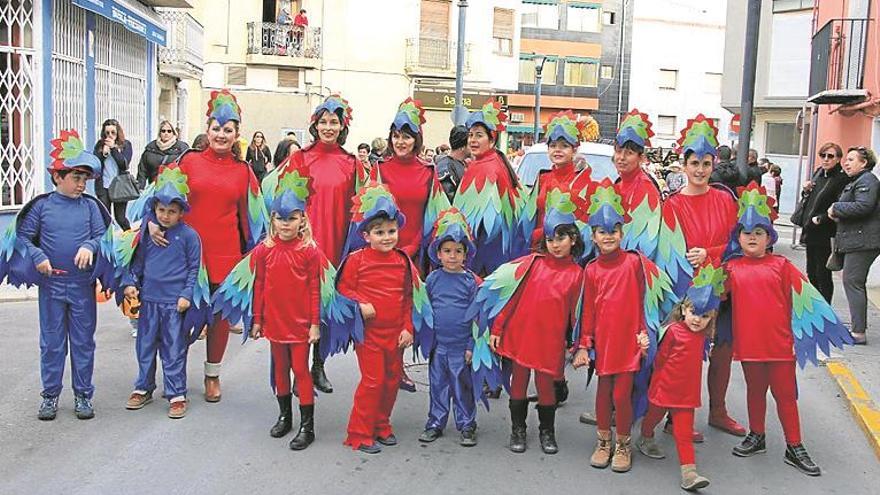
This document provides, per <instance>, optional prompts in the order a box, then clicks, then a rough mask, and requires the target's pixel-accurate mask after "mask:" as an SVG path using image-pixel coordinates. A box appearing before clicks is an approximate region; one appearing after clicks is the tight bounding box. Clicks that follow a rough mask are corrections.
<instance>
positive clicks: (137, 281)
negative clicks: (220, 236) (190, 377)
mask: <svg viewBox="0 0 880 495" xmlns="http://www.w3.org/2000/svg"><path fill="white" fill-rule="evenodd" d="M165 239H166V240H168V242H169V244H168V246H167V247H159V246H157V245H156V244H154V243H153V241H152V240H150V237H149V236H147V235H144V236H142V237H141V240H140V242H139V244H138V247H137V249H136V251H135V254H134V259H133V260H132V262H131V267H130V269H129V272H128V274H127V276H126V277H125V278H124V279H123V282H122V285H123V287H128V286H136V287H137V288H138V289H139V290H140V298H141V309H140V316H139V317H138V335H137V340H136V343H135V350H136V353H137V360H138V377H137V380H136V381H135V383H134V388H135V391H138V392H149V393H152V392H153V390H155V388H156V352H157V350H158V353H159V356H160V358H161V359H162V374H163V378H164V385H165V393H164V397H165V398H166V399H169V400H170V399H173V398H175V397H185V396H186V356H187V351H188V349H189V332H188V331H186V330H185V329H184V328H183V319H184V314H185V313H180V312H178V311H177V300H178V299H179V298H181V297H183V298H185V299H187V300H188V301H190V303H192V302H193V288H194V287H195V285H196V280H197V278H198V275H199V266H200V263H201V252H202V244H201V241H200V239H199V235H198V234H197V233H196V231H195V230H193V228H192V227H190V226H189V225H186V224H185V223H183V222H182V221H181V222H180V223H178V224H177V225H175V226H173V227H171V228H169V229H167V230H166V231H165Z"/></svg>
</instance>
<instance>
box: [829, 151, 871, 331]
mask: <svg viewBox="0 0 880 495" xmlns="http://www.w3.org/2000/svg"><path fill="white" fill-rule="evenodd" d="M876 164H877V155H875V154H874V152H873V151H872V150H870V149H867V148H864V147H861V146H860V147H857V148H850V149H849V151H847V154H846V160H845V161H844V162H843V170H844V172H846V175H848V176H850V177H851V178H852V182H850V183H849V184H847V185H846V187H845V188H843V192H842V193H841V194H840V199H838V200H837V202H835V203H834V204H832V205H831V206H830V207H829V208H828V217H829V218H831V219H832V220H834V221H835V222H837V246H836V249H837V252H838V253H841V254H843V290H844V291H845V292H846V300H847V302H848V303H849V313H850V317H851V319H852V327H851V333H852V336H853V340H854V341H855V343H856V344H859V345H865V344H866V343H867V341H868V340H867V338H866V337H865V331H866V330H867V327H868V295H867V291H866V290H865V283H866V282H867V280H868V271H869V270H870V269H871V264H872V263H873V262H874V260H875V259H877V256H878V255H880V203H878V195H880V180H878V179H877V176H876V175H874V173H873V172H872V169H873V168H874V165H876Z"/></svg>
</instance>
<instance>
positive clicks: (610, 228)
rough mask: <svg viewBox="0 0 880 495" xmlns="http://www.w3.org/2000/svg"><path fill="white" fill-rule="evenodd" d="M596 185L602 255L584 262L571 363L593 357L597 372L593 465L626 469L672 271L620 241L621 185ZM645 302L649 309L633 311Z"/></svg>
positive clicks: (592, 215) (592, 218) (593, 210)
mask: <svg viewBox="0 0 880 495" xmlns="http://www.w3.org/2000/svg"><path fill="white" fill-rule="evenodd" d="M591 189H593V190H592V192H591V193H590V195H589V197H590V199H591V203H590V209H589V225H590V226H591V227H592V228H593V243H594V244H595V245H596V247H597V250H598V253H599V256H598V257H597V258H595V259H594V260H593V261H591V262H590V263H588V264H587V266H586V267H585V268H584V283H583V300H582V301H581V304H582V314H581V319H580V336H579V339H578V340H577V347H578V351H577V353H576V355H575V359H574V362H573V365H574V367H575V368H578V367H581V366H589V365H590V362H591V361H594V362H595V369H596V372H597V373H598V374H599V386H598V389H597V391H596V420H597V423H598V429H597V434H598V437H599V440H598V443H597V444H596V449H595V451H594V452H593V455H592V457H591V458H590V465H592V466H593V467H596V468H605V467H608V465H609V464H611V469H612V470H613V471H615V472H621V473H622V472H626V471H629V470H630V468H631V467H632V451H631V448H630V427H631V426H632V422H633V420H634V417H636V416H638V415H640V413H644V411H643V410H642V409H644V408H645V406H646V404H645V403H644V397H643V396H644V395H645V393H646V388H647V383H646V382H647V380H648V376H649V371H648V370H649V369H650V366H651V362H652V360H653V352H654V350H655V348H656V333H655V332H656V331H657V329H658V328H659V321H660V319H661V318H660V317H661V315H660V312H661V310H662V309H663V308H665V307H667V306H668V305H669V304H670V303H671V302H674V300H675V295H674V294H671V293H670V292H668V290H669V288H670V287H669V278H668V277H667V276H666V275H665V273H663V272H661V271H660V270H659V269H658V268H657V266H656V265H654V264H653V263H652V262H651V261H650V260H648V259H647V258H645V257H644V255H642V254H640V253H638V252H633V251H624V250H622V249H621V247H620V244H621V239H622V237H623V233H622V226H623V225H624V223H625V217H624V209H623V205H622V204H621V197H620V196H619V194H618V192H617V189H616V186H615V185H612V184H611V183H610V181H608V180H607V179H606V180H603V181H602V182H601V183H599V184H598V185H596V186H593V187H591ZM642 306H644V311H633V308H638V307H642ZM591 354H593V355H594V357H590V355H591ZM643 357H644V358H645V359H642V358H643ZM633 396H635V399H636V400H633ZM634 402H635V404H634ZM612 404H613V408H614V410H615V411H616V414H617V419H616V421H617V442H616V446H615V447H612V443H611V411H612ZM634 406H635V407H634ZM612 455H613V457H612Z"/></svg>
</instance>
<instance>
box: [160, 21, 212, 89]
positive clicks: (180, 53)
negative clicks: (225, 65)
mask: <svg viewBox="0 0 880 495" xmlns="http://www.w3.org/2000/svg"><path fill="white" fill-rule="evenodd" d="M156 11H157V12H159V15H160V16H161V17H162V20H163V21H164V22H165V28H166V29H167V31H168V44H167V46H163V47H160V48H159V70H160V71H161V72H162V73H163V74H168V75H170V76H173V77H178V78H180V79H201V78H202V72H203V69H204V66H205V63H204V60H203V58H202V50H203V46H204V42H203V40H204V35H205V28H203V27H202V25H201V24H199V21H197V20H195V18H193V16H191V15H190V14H189V12H187V11H186V10H183V9H164V8H157V9H156Z"/></svg>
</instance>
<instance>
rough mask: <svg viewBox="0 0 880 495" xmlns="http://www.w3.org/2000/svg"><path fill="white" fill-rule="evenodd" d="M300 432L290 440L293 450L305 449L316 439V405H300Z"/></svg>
mask: <svg viewBox="0 0 880 495" xmlns="http://www.w3.org/2000/svg"><path fill="white" fill-rule="evenodd" d="M299 415H300V422H299V433H297V434H296V436H295V437H293V440H291V441H290V449H291V450H303V449H305V448H306V447H308V446H309V445H311V444H312V442H314V441H315V405H314V404H312V405H310V406H299Z"/></svg>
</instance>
